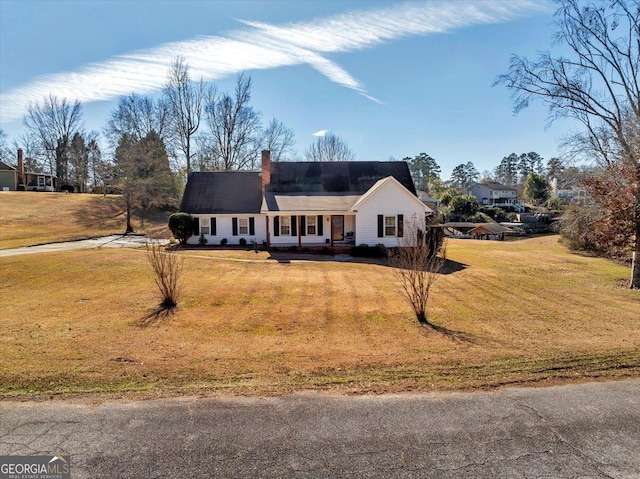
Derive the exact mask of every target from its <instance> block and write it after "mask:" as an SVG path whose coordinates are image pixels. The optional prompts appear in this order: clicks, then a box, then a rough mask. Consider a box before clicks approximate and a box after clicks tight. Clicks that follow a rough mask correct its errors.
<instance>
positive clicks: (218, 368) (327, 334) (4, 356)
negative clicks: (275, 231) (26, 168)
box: [0, 236, 640, 398]
mask: <svg viewBox="0 0 640 479" xmlns="http://www.w3.org/2000/svg"><path fill="white" fill-rule="evenodd" d="M448 253H449V258H450V260H451V261H452V263H451V264H450V267H451V272H450V273H449V274H445V275H442V277H441V278H440V279H439V280H438V282H437V283H436V285H435V287H434V288H435V289H434V292H433V299H432V302H431V307H430V319H431V320H432V321H433V322H435V323H437V324H439V325H441V326H443V327H446V328H448V329H449V330H451V331H453V332H455V335H454V336H446V335H443V334H440V333H436V332H433V331H431V332H428V331H424V330H422V329H421V328H419V327H418V326H416V325H415V324H414V323H413V322H412V321H411V312H410V308H409V307H408V305H407V304H406V303H405V302H404V299H403V298H402V297H401V296H400V294H399V290H398V287H397V284H396V281H395V278H394V275H393V271H392V269H391V268H389V267H387V266H384V265H379V264H367V263H340V262H331V261H302V262H297V261H290V262H289V261H286V260H281V261H279V262H278V261H274V260H269V259H268V258H269V255H268V253H259V254H255V253H253V252H242V251H240V252H238V251H234V252H225V251H220V250H216V251H206V250H189V251H184V252H182V253H181V254H182V255H183V256H184V257H185V268H184V279H185V287H184V292H183V295H182V300H181V301H180V305H179V307H178V309H177V311H176V313H175V314H173V315H170V316H168V317H162V318H154V317H153V316H151V314H152V313H153V311H154V307H155V306H156V305H157V303H158V300H157V297H156V293H155V290H154V285H153V279H152V276H151V273H150V271H149V269H148V266H147V264H146V259H145V255H144V252H142V251H140V250H108V251H107V250H102V251H73V252H68V253H64V254H42V255H40V254H39V255H27V256H16V257H9V258H2V257H1V256H0V291H2V314H1V315H0V331H2V334H1V335H0V395H1V396H3V397H5V398H7V397H16V396H17V397H26V396H27V394H28V395H29V397H33V393H36V394H43V395H44V394H46V395H49V394H58V393H92V392H100V393H105V394H109V395H116V396H128V395H133V394H135V395H148V396H155V395H171V394H182V393H189V394H199V393H202V394H249V395H259V394H278V393H283V392H289V391H294V390H304V389H321V390H330V391H338V392H347V393H362V392H374V393H380V392H388V391H407V390H434V389H459V388H462V389H465V388H487V387H494V386H498V385H502V384H515V383H533V382H537V383H549V382H554V381H557V380H566V379H575V378H598V377H623V376H628V375H638V373H639V372H640V314H639V313H638V312H639V311H640V295H639V294H638V292H637V291H630V290H628V289H626V288H625V287H624V280H626V277H627V273H628V269H626V268H624V267H621V266H618V265H615V264H612V263H610V262H608V261H605V260H602V259H596V258H586V257H581V256H575V255H571V254H569V253H568V252H567V251H566V249H565V248H563V247H562V246H560V245H558V243H557V238H556V237H553V236H548V237H542V238H536V239H528V240H521V241H515V242H490V241H472V240H468V241H463V240H454V241H450V242H449V248H448ZM229 255H231V256H232V258H229V257H228V256H229ZM253 259H258V260H259V261H251V260H253ZM145 319H147V320H148V319H151V320H152V321H151V324H147V325H143V323H144V322H145ZM30 393H31V394H30ZM42 397H45V396H42Z"/></svg>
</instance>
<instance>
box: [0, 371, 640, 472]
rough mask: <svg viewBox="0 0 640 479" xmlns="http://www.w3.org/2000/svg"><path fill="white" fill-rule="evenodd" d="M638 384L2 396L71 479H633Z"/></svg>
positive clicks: (16, 433)
mask: <svg viewBox="0 0 640 479" xmlns="http://www.w3.org/2000/svg"><path fill="white" fill-rule="evenodd" d="M639 451H640V380H638V379H636V380H629V381H618V382H603V383H588V384H581V385H566V386H558V387H550V388H537V389H527V388H510V389H502V390H497V391H494V392H477V393H446V394H445V393H434V394H401V395H382V396H360V397H344V396H330V395H321V394H306V393H304V394H295V395H292V396H285V397H278V398H227V399H198V398H182V399H162V400H153V401H141V402H126V401H115V402H106V403H103V404H101V405H99V406H91V405H86V404H79V403H74V402H60V401H51V402H46V403H16V402H6V401H5V402H0V455H6V454H11V455H27V454H42V455H45V454H46V455H54V454H56V455H58V454H64V455H66V454H70V455H71V462H72V477H74V478H116V477H117V478H143V477H144V478H150V477H156V478H159V477H162V478H186V477H188V478H205V477H238V478H244V477H265V478H267V477H268V478H274V477H304V478H320V477H393V478H396V477H416V478H422V477H424V478H497V477H499V478H543V477H544V478H638V477H640V454H639V453H638V452H639Z"/></svg>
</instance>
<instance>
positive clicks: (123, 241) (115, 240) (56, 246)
mask: <svg viewBox="0 0 640 479" xmlns="http://www.w3.org/2000/svg"><path fill="white" fill-rule="evenodd" d="M147 242H148V243H154V244H167V243H169V240H151V239H149V238H147V237H145V236H136V235H127V236H123V235H111V236H102V237H100V238H91V239H85V240H78V241H65V242H61V243H48V244H43V245H38V246H25V247H24V248H14V249H3V250H0V258H4V257H8V256H16V255H20V254H34V253H52V252H58V251H71V250H77V249H98V248H138V247H140V246H144V244H145V243H147Z"/></svg>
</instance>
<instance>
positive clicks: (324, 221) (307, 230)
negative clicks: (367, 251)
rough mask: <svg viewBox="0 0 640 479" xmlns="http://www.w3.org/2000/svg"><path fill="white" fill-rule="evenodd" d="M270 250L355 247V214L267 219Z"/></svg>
mask: <svg viewBox="0 0 640 479" xmlns="http://www.w3.org/2000/svg"><path fill="white" fill-rule="evenodd" d="M266 231H267V234H266V237H267V241H266V243H267V246H268V247H269V248H291V247H296V248H297V249H302V248H313V249H318V250H321V249H325V248H333V247H339V246H344V247H345V248H344V249H350V248H351V247H352V246H354V245H355V244H356V233H355V232H356V215H355V214H353V213H351V214H346V213H343V212H330V213H323V214H309V213H305V214H293V215H292V214H284V215H274V216H267V217H266Z"/></svg>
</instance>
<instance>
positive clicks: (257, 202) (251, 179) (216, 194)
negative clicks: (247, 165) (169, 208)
mask: <svg viewBox="0 0 640 479" xmlns="http://www.w3.org/2000/svg"><path fill="white" fill-rule="evenodd" d="M261 205H262V181H261V179H260V173H258V172H257V171H215V172H210V173H191V174H190V175H189V178H188V180H187V187H186V188H185V190H184V196H183V197H182V205H181V206H180V210H181V211H184V212H187V213H191V214H202V213H214V214H234V213H255V214H259V213H260V206H261Z"/></svg>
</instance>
